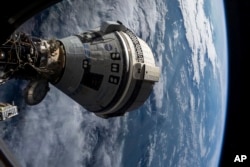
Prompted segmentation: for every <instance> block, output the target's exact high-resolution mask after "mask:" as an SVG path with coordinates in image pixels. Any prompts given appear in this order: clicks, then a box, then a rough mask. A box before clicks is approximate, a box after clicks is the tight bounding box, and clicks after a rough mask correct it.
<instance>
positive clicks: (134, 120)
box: [0, 0, 228, 167]
mask: <svg viewBox="0 0 250 167" xmlns="http://www.w3.org/2000/svg"><path fill="white" fill-rule="evenodd" d="M107 20H114V21H116V20H119V21H121V22H122V23H123V24H124V25H126V26H127V27H129V28H130V29H131V30H133V31H134V32H135V34H137V35H138V36H139V37H140V38H142V39H143V40H145V41H146V42H147V44H148V45H149V46H150V47H151V48H152V51H153V53H154V56H155V59H156V63H157V66H159V67H160V69H161V76H160V80H159V82H157V83H156V84H155V85H154V89H153V92H152V94H151V95H150V97H149V98H148V99H147V101H146V102H145V103H144V105H143V106H141V107H140V108H139V109H137V110H136V111H133V112H130V113H127V114H126V115H125V116H123V117H116V118H110V119H102V118H99V117H97V116H96V115H94V114H93V113H90V112H88V111H86V110H85V109H84V108H83V107H82V106H80V105H78V104H77V103H76V102H74V101H73V100H71V99H70V98H69V97H68V96H67V95H65V94H63V93H62V92H60V90H58V89H57V88H55V87H54V86H53V85H50V91H49V92H48V94H47V96H46V97H45V99H44V100H43V101H42V102H41V103H40V104H38V105H36V106H28V105H26V104H25V103H24V99H23V94H22V91H23V89H24V88H25V86H26V84H27V82H26V81H22V80H11V81H9V82H7V83H6V84H4V85H1V86H0V101H1V102H12V101H14V102H15V103H16V104H17V105H18V106H19V107H20V113H19V115H18V116H16V117H14V118H11V119H8V120H6V121H4V122H0V127H1V129H2V130H1V131H0V136H1V137H2V139H3V140H4V141H5V142H6V144H7V145H8V146H9V148H10V149H11V151H12V152H13V154H14V155H15V157H16V159H17V160H18V161H19V162H20V164H21V165H22V166H23V167H29V166H32V167H46V166H48V167H51V166H53V167H56V166H58V167H59V166H66V167H68V166H74V167H80V166H84V167H85V166H94V167H95V166H96V167H97V166H103V167H121V166H124V167H130V166H143V167H145V166H152V167H155V166H157V167H163V166H164V167H165V166H171V167H172V166H208V167H211V166H218V165H219V160H220V155H221V149H222V144H223V135H224V128H225V118H226V104H227V88H228V77H227V76H228V57H227V37H226V26H225V11H224V4H223V1H222V0H219V1H218V0H157V1H153V0H147V1H144V0H137V1H135V0H134V1H133V0H123V1H118V0H106V1H105V0H98V1H90V0H84V1H80V0H64V1H63V2H60V3H58V4H56V5H54V6H52V7H50V8H48V9H46V10H44V11H43V12H41V13H39V14H37V15H36V16H34V17H32V18H31V19H29V20H28V21H27V22H25V23H24V24H23V25H22V26H21V27H20V28H19V31H23V32H26V33H29V34H32V35H33V36H38V37H41V38H45V39H48V38H63V37H66V36H69V35H72V34H77V33H80V32H82V31H84V30H88V29H92V28H95V27H98V26H99V25H100V24H101V22H102V21H107Z"/></svg>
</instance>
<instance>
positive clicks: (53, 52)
mask: <svg viewBox="0 0 250 167" xmlns="http://www.w3.org/2000/svg"><path fill="white" fill-rule="evenodd" d="M159 76H160V70H159V67H157V66H156V64H155V59H154V56H153V53H152V51H151V49H150V48H149V46H148V45H147V44H146V43H145V42H144V41H143V40H141V39H140V38H139V37H137V36H136V35H135V34H134V33H133V32H132V31H131V30H130V29H128V28H127V27H125V26H124V25H123V24H122V23H121V22H119V21H118V22H112V21H106V22H103V23H102V24H101V26H100V27H98V28H96V29H92V30H89V31H85V32H83V33H80V34H77V35H72V36H69V37H66V38H63V39H49V40H46V39H40V38H37V37H32V36H30V35H28V34H25V33H22V32H15V33H13V34H12V35H11V36H10V38H9V39H8V40H7V41H6V42H5V43H4V44H2V45H1V46H0V84H4V83H5V82H6V81H8V80H10V79H13V78H18V79H25V80H29V81H30V82H29V84H28V85H27V87H26V88H25V89H24V97H25V101H26V103H27V104H29V105H36V104H38V103H40V102H41V101H42V100H43V98H44V97H45V96H46V94H47V92H48V91H49V83H50V84H53V85H54V86H55V87H57V88H58V89H59V90H61V91H62V92H64V93H65V94H66V95H67V96H69V97H71V98H72V99H73V100H74V101H76V102H77V103H79V104H80V105H82V106H83V107H84V108H86V109H87V110H88V111H91V112H93V113H95V114H96V115H97V116H100V117H103V118H109V117H115V116H122V115H124V114H125V113H126V112H128V111H132V110H134V109H136V108H138V107H139V106H141V105H142V104H143V103H144V102H145V101H146V99H147V98H148V96H149V95H150V93H151V91H152V88H153V85H154V83H155V82H157V81H158V80H159Z"/></svg>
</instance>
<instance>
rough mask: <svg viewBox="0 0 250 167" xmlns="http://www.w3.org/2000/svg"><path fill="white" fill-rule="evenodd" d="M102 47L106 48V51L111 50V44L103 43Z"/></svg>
mask: <svg viewBox="0 0 250 167" xmlns="http://www.w3.org/2000/svg"><path fill="white" fill-rule="evenodd" d="M104 48H105V49H106V50H107V51H111V50H112V49H113V47H112V45H111V44H105V45H104Z"/></svg>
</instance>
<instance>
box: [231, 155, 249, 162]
mask: <svg viewBox="0 0 250 167" xmlns="http://www.w3.org/2000/svg"><path fill="white" fill-rule="evenodd" d="M246 159H247V156H246V155H236V156H235V158H234V162H243V161H244V160H246Z"/></svg>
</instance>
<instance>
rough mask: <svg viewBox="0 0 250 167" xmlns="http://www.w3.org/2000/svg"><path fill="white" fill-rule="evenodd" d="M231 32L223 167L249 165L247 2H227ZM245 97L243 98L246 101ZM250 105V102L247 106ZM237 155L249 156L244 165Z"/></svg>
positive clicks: (228, 22)
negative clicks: (235, 160)
mask: <svg viewBox="0 0 250 167" xmlns="http://www.w3.org/2000/svg"><path fill="white" fill-rule="evenodd" d="M224 2H225V11H226V22H227V32H228V49H229V50H228V53H229V96H228V97H229V99H228V108H227V120H226V130H225V136H224V144H223V150H222V157H221V161H220V166H222V167H224V166H227V167H228V166H236V167H237V166H247V165H249V161H250V154H249V149H250V147H248V146H249V144H248V143H249V142H250V141H249V137H248V136H249V135H250V129H249V128H250V126H249V125H250V123H249V122H250V119H249V118H250V117H249V116H248V115H249V114H248V112H249V113H250V110H249V107H248V108H246V107H245V104H247V103H245V102H246V101H247V99H249V98H248V96H246V98H245V96H244V95H247V92H246V91H247V89H246V87H245V86H244V85H245V84H243V83H244V82H243V80H244V81H245V80H246V78H247V77H249V76H250V75H249V74H247V71H249V70H247V69H246V68H245V69H244V71H245V72H244V71H243V68H242V67H243V62H247V61H246V58H247V57H250V54H249V53H250V52H249V49H250V42H249V41H250V36H249V31H250V28H249V22H250V14H249V12H250V5H249V4H250V3H249V1H248V0H224ZM243 97H244V98H243ZM248 104H250V102H249V103H248ZM236 155H247V157H248V159H247V160H246V161H245V162H242V163H240V162H237V163H235V162H234V158H235V156H236Z"/></svg>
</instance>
